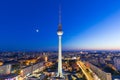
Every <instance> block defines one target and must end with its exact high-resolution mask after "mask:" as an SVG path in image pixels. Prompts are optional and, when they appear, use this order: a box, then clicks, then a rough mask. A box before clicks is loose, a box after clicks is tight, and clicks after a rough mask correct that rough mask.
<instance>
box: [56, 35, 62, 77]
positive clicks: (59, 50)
mask: <svg viewBox="0 0 120 80" xmlns="http://www.w3.org/2000/svg"><path fill="white" fill-rule="evenodd" d="M58 38H59V45H58V47H59V48H58V74H57V77H63V74H62V36H61V35H59V36H58Z"/></svg>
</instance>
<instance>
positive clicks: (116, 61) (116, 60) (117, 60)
mask: <svg viewBox="0 0 120 80" xmlns="http://www.w3.org/2000/svg"><path fill="white" fill-rule="evenodd" d="M114 66H115V67H116V69H117V70H118V71H120V57H115V58H114Z"/></svg>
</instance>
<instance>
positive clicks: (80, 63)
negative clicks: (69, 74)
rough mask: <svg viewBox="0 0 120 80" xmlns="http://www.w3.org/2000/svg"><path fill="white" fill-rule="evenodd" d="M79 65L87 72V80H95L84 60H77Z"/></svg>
mask: <svg viewBox="0 0 120 80" xmlns="http://www.w3.org/2000/svg"><path fill="white" fill-rule="evenodd" d="M77 65H78V66H79V67H80V68H81V70H82V72H83V73H84V74H85V76H86V78H87V80H94V78H93V76H92V74H91V72H90V71H88V70H87V67H86V66H85V65H84V63H83V62H81V61H77Z"/></svg>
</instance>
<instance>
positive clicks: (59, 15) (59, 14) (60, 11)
mask: <svg viewBox="0 0 120 80" xmlns="http://www.w3.org/2000/svg"><path fill="white" fill-rule="evenodd" d="M61 22H62V20H61V4H59V24H61Z"/></svg>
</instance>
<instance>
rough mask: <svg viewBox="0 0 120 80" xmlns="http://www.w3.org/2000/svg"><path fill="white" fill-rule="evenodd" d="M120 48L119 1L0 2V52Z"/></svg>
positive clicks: (28, 0)
mask: <svg viewBox="0 0 120 80" xmlns="http://www.w3.org/2000/svg"><path fill="white" fill-rule="evenodd" d="M59 4H61V6H62V27H63V32H64V34H63V37H62V43H63V44H62V46H63V49H120V0H61V1H59V0H0V50H54V49H57V46H58V36H57V27H58V12H59Z"/></svg>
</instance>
